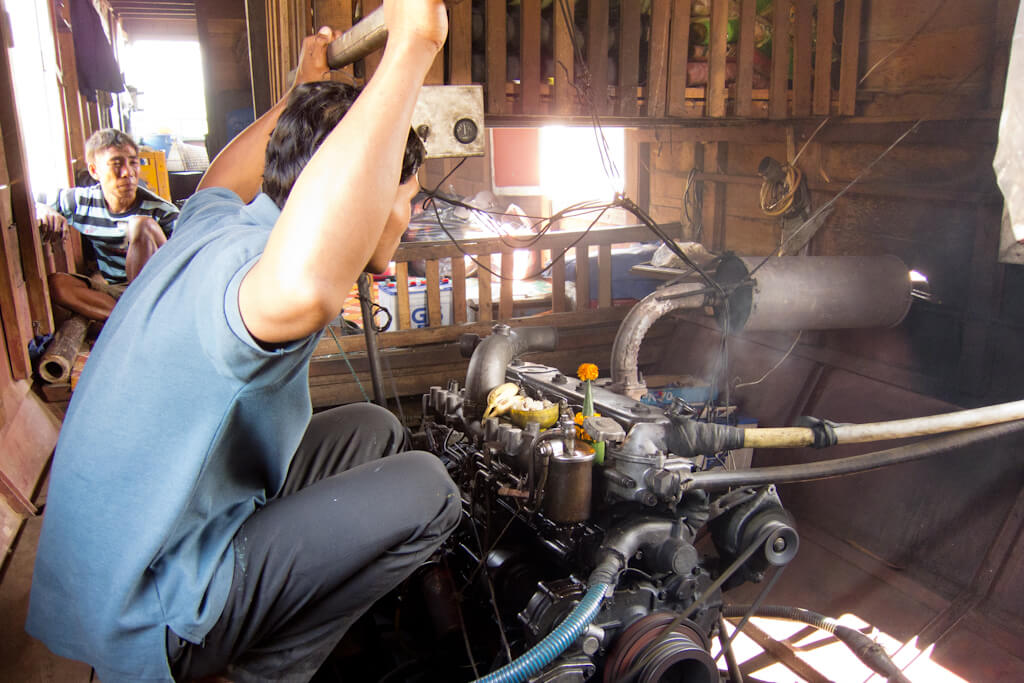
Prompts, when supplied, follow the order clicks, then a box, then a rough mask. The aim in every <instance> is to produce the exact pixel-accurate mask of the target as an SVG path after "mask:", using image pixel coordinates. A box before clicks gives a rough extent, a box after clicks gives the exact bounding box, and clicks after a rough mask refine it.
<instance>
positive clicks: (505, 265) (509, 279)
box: [498, 249, 515, 322]
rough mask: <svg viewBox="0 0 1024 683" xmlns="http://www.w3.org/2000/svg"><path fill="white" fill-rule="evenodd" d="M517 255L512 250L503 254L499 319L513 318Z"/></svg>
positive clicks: (507, 250)
mask: <svg viewBox="0 0 1024 683" xmlns="http://www.w3.org/2000/svg"><path fill="white" fill-rule="evenodd" d="M514 270H515V254H514V253H513V252H512V250H510V249H506V250H505V251H503V252H501V286H500V288H499V292H500V295H499V298H498V319H499V320H501V321H503V322H504V321H506V320H510V319H511V318H512V285H513V283H514V282H515V280H514V279H513V278H514V277H515V273H514V272H513V271H514Z"/></svg>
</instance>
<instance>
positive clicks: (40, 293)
mask: <svg viewBox="0 0 1024 683" xmlns="http://www.w3.org/2000/svg"><path fill="white" fill-rule="evenodd" d="M9 30H10V26H9V25H8V22H6V21H0V45H12V44H13V43H12V38H11V36H10V35H9ZM16 106H17V105H16V97H15V92H14V74H13V72H12V71H11V61H10V55H9V54H8V51H7V50H0V129H2V135H3V154H4V156H5V157H6V161H7V177H8V178H9V179H10V201H11V212H12V213H13V215H14V222H15V224H16V225H17V235H18V242H17V244H18V247H19V250H20V253H21V268H22V277H23V278H24V280H25V292H26V294H27V295H28V304H29V311H30V312H31V315H32V326H33V329H32V331H34V332H36V333H38V334H47V333H50V332H53V313H52V312H51V311H50V288H49V286H48V284H47V282H46V274H47V273H46V266H45V264H44V263H43V249H42V241H41V239H40V237H39V229H38V228H37V221H36V202H35V197H33V196H32V190H31V186H30V184H29V175H28V160H27V159H26V157H25V149H24V147H22V137H21V124H20V122H19V121H18V112H17V109H16ZM25 106H28V103H26V104H25ZM0 227H2V228H5V229H6V228H7V227H8V226H7V225H4V226H0ZM30 339H32V334H31V333H30V334H29V336H28V338H26V339H22V340H21V346H18V347H14V346H11V348H12V349H14V348H18V349H20V348H24V347H25V346H26V345H27V344H28V342H29V340H30Z"/></svg>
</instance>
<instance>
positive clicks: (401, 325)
mask: <svg viewBox="0 0 1024 683" xmlns="http://www.w3.org/2000/svg"><path fill="white" fill-rule="evenodd" d="M395 284H396V285H397V288H398V320H396V321H395V322H396V324H397V325H398V329H400V330H408V329H409V328H410V327H412V319H411V317H410V316H411V313H412V312H411V311H410V310H409V264H408V263H396V264H395Z"/></svg>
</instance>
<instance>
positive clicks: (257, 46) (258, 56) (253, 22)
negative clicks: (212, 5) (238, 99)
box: [245, 0, 273, 117]
mask: <svg viewBox="0 0 1024 683" xmlns="http://www.w3.org/2000/svg"><path fill="white" fill-rule="evenodd" d="M245 23H246V34H247V35H248V37H249V82H250V83H251V87H252V106H253V111H254V112H255V113H256V116H257V117H259V116H262V115H263V114H265V113H266V112H267V110H268V109H270V107H271V106H273V101H272V100H271V99H270V62H269V54H268V45H267V5H266V2H265V1H264V0H245Z"/></svg>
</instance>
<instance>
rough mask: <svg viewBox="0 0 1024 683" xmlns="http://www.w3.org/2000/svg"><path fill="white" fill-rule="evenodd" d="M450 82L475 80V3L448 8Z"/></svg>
mask: <svg viewBox="0 0 1024 683" xmlns="http://www.w3.org/2000/svg"><path fill="white" fill-rule="evenodd" d="M448 16H449V19H448V26H449V28H448V42H447V47H448V75H449V77H448V82H449V83H451V84H453V85H464V84H467V83H472V82H473V3H472V2H460V3H458V4H455V5H452V6H451V7H449V8H448Z"/></svg>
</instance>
